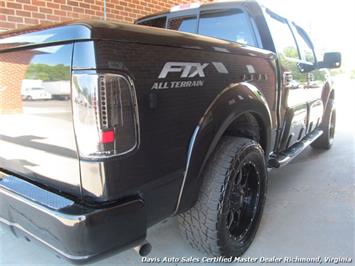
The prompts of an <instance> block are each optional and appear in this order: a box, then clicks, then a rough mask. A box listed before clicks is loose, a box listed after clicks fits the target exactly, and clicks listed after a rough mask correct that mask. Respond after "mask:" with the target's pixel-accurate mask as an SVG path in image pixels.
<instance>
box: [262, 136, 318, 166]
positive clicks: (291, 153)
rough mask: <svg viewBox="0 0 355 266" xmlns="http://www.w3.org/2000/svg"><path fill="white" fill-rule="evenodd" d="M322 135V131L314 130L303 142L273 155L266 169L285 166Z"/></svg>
mask: <svg viewBox="0 0 355 266" xmlns="http://www.w3.org/2000/svg"><path fill="white" fill-rule="evenodd" d="M322 134H323V131H322V130H320V129H316V130H314V131H313V132H311V133H310V134H308V135H307V136H306V137H305V138H304V139H303V140H301V141H300V142H298V143H296V144H294V145H292V146H291V147H290V148H288V149H287V150H286V151H283V152H281V153H279V154H275V155H273V156H272V157H271V158H270V160H269V162H268V167H270V168H280V167H282V166H285V165H286V164H288V163H289V162H290V161H291V160H292V159H294V158H295V157H296V156H297V155H299V154H300V153H301V152H302V151H303V150H304V149H305V148H307V147H308V146H309V145H310V144H311V143H312V142H313V141H315V140H316V139H317V138H318V137H320V136H321V135H322Z"/></svg>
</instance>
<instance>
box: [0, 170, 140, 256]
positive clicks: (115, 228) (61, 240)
mask: <svg viewBox="0 0 355 266" xmlns="http://www.w3.org/2000/svg"><path fill="white" fill-rule="evenodd" d="M0 222H3V223H5V224H7V225H8V226H10V227H11V229H12V231H13V232H14V233H15V234H16V235H25V236H30V237H32V238H35V239H37V240H39V241H40V242H42V243H44V244H45V245H47V246H48V247H50V248H52V249H54V250H55V251H57V252H58V253H60V254H61V255H62V256H64V257H66V258H68V259H71V260H87V259H90V258H92V257H95V256H97V255H100V254H102V253H104V252H106V251H109V250H112V249H114V248H117V249H124V248H127V247H129V246H133V245H135V244H138V243H139V242H140V241H142V240H144V239H145V236H146V215H145V211H144V204H143V201H142V200H141V199H135V200H131V201H129V202H125V203H122V204H119V205H117V206H112V207H108V208H104V209H94V208H89V207H85V206H82V205H80V204H77V203H75V202H74V201H72V200H70V199H67V198H65V197H63V196H60V195H58V194H55V193H52V192H50V191H47V190H45V189H43V188H40V187H38V186H35V185H33V184H31V183H29V182H27V181H24V180H22V179H20V178H17V177H15V176H12V175H6V174H4V173H2V172H0Z"/></svg>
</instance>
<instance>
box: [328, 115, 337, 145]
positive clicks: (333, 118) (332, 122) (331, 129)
mask: <svg viewBox="0 0 355 266" xmlns="http://www.w3.org/2000/svg"><path fill="white" fill-rule="evenodd" d="M335 124H336V115H335V111H334V110H333V111H332V113H331V117H330V121H329V140H330V141H331V142H332V141H333V139H334V136H335Z"/></svg>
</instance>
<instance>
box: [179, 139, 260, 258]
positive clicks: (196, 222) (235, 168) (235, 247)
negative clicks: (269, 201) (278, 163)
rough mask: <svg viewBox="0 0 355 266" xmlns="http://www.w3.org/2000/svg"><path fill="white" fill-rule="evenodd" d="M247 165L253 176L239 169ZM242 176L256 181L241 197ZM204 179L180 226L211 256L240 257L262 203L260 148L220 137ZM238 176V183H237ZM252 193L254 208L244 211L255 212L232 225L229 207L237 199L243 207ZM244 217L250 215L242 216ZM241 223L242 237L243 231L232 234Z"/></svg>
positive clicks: (254, 228) (252, 233) (249, 142)
mask: <svg viewBox="0 0 355 266" xmlns="http://www.w3.org/2000/svg"><path fill="white" fill-rule="evenodd" d="M249 167H250V169H254V170H253V171H252V173H254V175H249V173H248V171H246V170H242V173H241V172H240V169H244V168H245V169H249ZM244 172H246V173H244ZM246 174H248V177H247V175H246ZM243 175H244V176H245V179H246V180H247V181H246V182H250V184H254V185H256V184H257V188H256V189H255V190H256V191H254V192H253V193H252V192H246V193H245V195H247V196H243V198H242V199H240V198H238V197H239V196H240V195H242V194H244V193H241V188H242V187H244V185H243V186H242V181H243ZM203 178H204V179H203V180H204V181H203V184H202V186H201V190H200V193H199V198H198V200H197V203H196V204H195V205H194V207H192V208H191V209H190V210H188V211H186V212H184V213H182V214H180V215H179V216H178V222H179V227H180V229H181V230H182V232H183V235H184V236H185V238H186V239H187V241H188V242H189V243H190V245H191V246H192V247H194V248H196V249H198V250H200V251H202V252H204V253H206V254H208V255H211V256H225V257H230V256H233V257H239V256H241V255H242V254H243V253H244V252H245V251H246V250H247V249H248V247H249V246H250V244H251V243H252V241H253V239H254V237H255V234H256V231H257V229H258V226H259V224H260V220H261V216H262V212H263V208H264V204H265V196H266V190H267V170H266V163H265V157H264V152H263V149H262V148H261V146H260V145H259V144H258V143H256V142H255V141H253V140H251V139H247V138H239V137H223V139H222V140H221V142H220V144H219V145H218V147H217V148H216V150H215V152H214V154H213V155H212V156H211V158H210V160H209V162H208V165H207V166H206V168H205V171H204V173H203ZM239 179H240V184H239V185H237V183H236V182H237V180H239ZM249 179H250V181H248V180H249ZM254 179H255V180H254ZM243 189H244V188H243ZM252 190H254V189H252ZM236 191H237V192H238V191H239V192H238V193H237V192H236ZM246 191H249V190H246ZM248 193H249V194H248ZM252 194H253V195H254V196H253V197H255V199H254V201H253V202H255V207H254V208H253V211H250V210H249V209H245V210H248V211H250V214H252V213H253V212H255V215H254V216H253V219H252V221H250V222H249V224H248V220H247V219H246V221H247V222H244V223H241V224H242V225H243V227H242V226H241V225H238V226H240V228H239V227H238V226H235V224H233V223H234V220H231V219H232V218H233V219H234V218H235V217H234V215H233V217H232V218H231V217H230V216H232V215H231V214H232V213H233V210H234V209H233V208H231V206H234V205H235V204H236V202H239V205H242V206H244V205H243V204H246V203H245V202H244V200H246V199H248V195H252ZM236 195H238V197H237V196H236ZM256 195H257V196H256ZM244 197H245V198H244ZM256 197H257V198H256ZM250 199H251V197H250ZM242 201H243V203H241V202H242ZM250 202H252V200H250ZM237 205H238V204H237ZM239 205H238V206H239ZM238 208H239V207H238ZM248 208H249V207H248ZM241 209H242V208H241ZM245 214H247V212H245ZM236 217H237V218H238V217H242V216H240V215H237V216H236ZM245 217H246V218H248V217H249V216H247V215H245ZM237 221H238V219H237ZM236 224H239V223H237V222H236ZM229 225H233V229H235V230H233V231H232V230H231V228H232V226H229ZM244 225H245V226H247V227H248V228H249V227H250V228H249V229H248V231H246V233H245V236H244V237H241V238H240V236H242V234H241V235H238V234H237V233H236V234H234V233H232V232H238V230H241V229H244ZM243 232H244V231H243Z"/></svg>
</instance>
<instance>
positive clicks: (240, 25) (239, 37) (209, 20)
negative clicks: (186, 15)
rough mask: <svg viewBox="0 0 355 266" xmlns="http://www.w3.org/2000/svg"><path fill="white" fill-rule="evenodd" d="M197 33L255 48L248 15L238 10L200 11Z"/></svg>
mask: <svg viewBox="0 0 355 266" xmlns="http://www.w3.org/2000/svg"><path fill="white" fill-rule="evenodd" d="M198 33H199V34H201V35H206V36H211V37H215V38H219V39H224V40H228V41H233V42H239V43H243V44H247V45H251V46H257V40H256V36H255V32H254V30H253V27H252V24H251V21H250V19H249V17H248V15H247V14H246V13H245V12H243V11H242V10H240V9H231V10H213V11H210V10H209V11H202V12H201V14H200V21H199V28H198Z"/></svg>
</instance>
